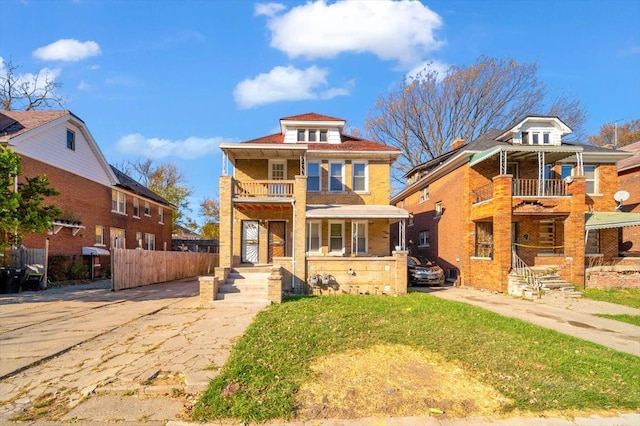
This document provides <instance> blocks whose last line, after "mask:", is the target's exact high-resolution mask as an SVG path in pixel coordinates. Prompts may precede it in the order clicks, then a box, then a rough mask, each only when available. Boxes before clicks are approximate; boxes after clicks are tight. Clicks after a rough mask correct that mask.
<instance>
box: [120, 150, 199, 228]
mask: <svg viewBox="0 0 640 426" xmlns="http://www.w3.org/2000/svg"><path fill="white" fill-rule="evenodd" d="M118 169H119V170H127V172H124V173H126V174H127V175H129V176H131V177H132V178H134V179H135V180H137V181H138V182H140V183H141V184H142V185H144V186H146V187H147V188H149V189H150V190H152V191H153V192H155V193H156V194H158V195H160V196H161V197H162V198H164V199H165V200H167V201H169V202H170V203H171V204H173V205H175V206H176V210H175V211H174V213H173V216H172V221H173V224H172V225H173V229H176V226H177V225H178V224H180V225H186V226H187V227H189V228H190V227H191V226H190V224H191V223H193V221H192V220H191V219H190V218H189V217H187V215H186V214H187V212H188V211H191V209H190V208H189V199H188V198H189V197H190V196H191V195H192V194H193V189H192V188H190V187H189V186H188V185H187V184H186V178H185V176H184V174H182V171H180V169H179V168H178V166H177V165H176V164H175V163H173V162H162V163H158V164H155V163H154V162H153V160H152V159H150V158H146V159H138V160H136V161H129V162H126V163H122V164H121V165H120V167H118Z"/></svg>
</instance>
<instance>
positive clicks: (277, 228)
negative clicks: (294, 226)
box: [269, 221, 287, 263]
mask: <svg viewBox="0 0 640 426" xmlns="http://www.w3.org/2000/svg"><path fill="white" fill-rule="evenodd" d="M286 229H287V226H286V222H284V221H277V222H269V263H272V262H273V258H274V257H284V256H285V255H286V251H287V250H286V245H285V235H286Z"/></svg>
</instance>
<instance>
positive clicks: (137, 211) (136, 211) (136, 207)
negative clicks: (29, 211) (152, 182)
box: [133, 198, 140, 217]
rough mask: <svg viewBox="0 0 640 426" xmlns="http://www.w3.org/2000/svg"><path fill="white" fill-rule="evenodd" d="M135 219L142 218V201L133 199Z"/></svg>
mask: <svg viewBox="0 0 640 426" xmlns="http://www.w3.org/2000/svg"><path fill="white" fill-rule="evenodd" d="M133 217H140V199H138V198H134V199H133Z"/></svg>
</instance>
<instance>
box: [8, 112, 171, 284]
mask: <svg viewBox="0 0 640 426" xmlns="http://www.w3.org/2000/svg"><path fill="white" fill-rule="evenodd" d="M0 144H1V145H2V146H3V147H8V148H10V149H12V150H13V151H14V152H16V153H17V154H19V155H20V157H21V160H22V175H23V176H41V175H47V176H48V178H49V180H50V182H51V187H53V188H54V189H56V190H57V191H58V192H59V193H60V194H59V195H58V196H56V197H53V198H52V200H51V201H52V204H54V205H56V206H57V207H58V208H59V209H60V210H61V211H62V215H61V217H60V218H58V219H56V220H55V221H54V223H53V227H52V229H50V230H49V231H48V232H46V233H43V234H30V235H26V237H25V240H24V243H23V244H24V245H25V246H26V247H28V248H44V247H45V245H46V244H45V242H46V241H48V249H49V255H50V256H55V255H63V256H71V257H75V258H77V259H78V260H80V259H84V261H85V263H89V262H91V261H93V265H100V266H99V267H96V268H93V265H89V266H91V267H92V269H93V272H94V274H95V275H96V276H99V275H101V274H102V273H104V272H105V266H106V265H108V264H109V261H108V258H106V259H105V258H104V257H105V256H108V255H109V248H110V247H121V248H130V249H134V248H141V249H148V250H170V249H171V216H172V211H173V210H174V206H173V205H172V204H171V203H169V202H168V201H166V200H165V199H163V198H162V197H160V196H158V195H157V194H155V193H153V192H152V191H150V190H149V189H148V188H146V187H144V186H143V185H141V184H139V183H138V182H136V181H135V180H133V179H132V178H130V177H129V176H127V175H125V174H124V173H122V172H120V171H118V170H117V169H115V168H113V167H111V166H110V165H109V164H108V163H107V161H106V159H105V158H104V156H103V154H102V152H101V151H100V148H99V147H98V144H97V143H96V141H95V140H94V138H93V136H92V135H91V133H90V131H89V129H88V127H87V125H86V124H85V123H84V122H83V121H82V120H81V119H80V118H79V117H77V116H76V115H74V114H73V113H71V112H70V111H64V110H63V111H5V112H2V113H0ZM83 256H84V258H83Z"/></svg>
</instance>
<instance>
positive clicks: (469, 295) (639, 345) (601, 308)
mask: <svg viewBox="0 0 640 426" xmlns="http://www.w3.org/2000/svg"><path fill="white" fill-rule="evenodd" d="M415 290H417V291H423V292H425V293H429V294H431V295H433V296H437V297H441V298H443V299H448V300H454V301H457V302H464V303H469V304H472V305H476V306H480V307H482V308H484V309H487V310H489V311H493V312H496V313H498V314H500V315H504V316H508V317H513V318H518V319H521V320H524V321H527V322H530V323H533V324H536V325H539V326H542V327H546V328H550V329H552V330H556V331H559V332H560V333H564V334H568V335H570V336H574V337H578V338H580V339H584V340H589V341H591V342H594V343H598V344H600V345H603V346H607V347H609V348H612V349H615V350H618V351H621V352H626V353H629V354H632V355H635V356H638V357H640V327H638V326H636V325H633V324H627V323H624V322H621V321H615V320H611V319H607V318H601V317H598V316H596V315H595V314H629V315H640V309H635V308H630V307H627V306H622V305H616V304H613V303H607V302H600V301H596V300H589V299H574V298H570V297H564V296H563V295H561V294H555V293H547V294H545V295H543V296H542V298H540V299H534V300H525V299H519V298H515V297H512V296H509V295H505V294H501V293H495V292H492V291H488V290H478V289H474V288H468V287H431V288H415Z"/></svg>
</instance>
